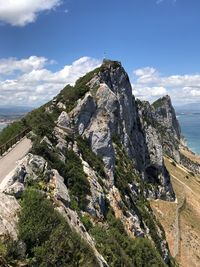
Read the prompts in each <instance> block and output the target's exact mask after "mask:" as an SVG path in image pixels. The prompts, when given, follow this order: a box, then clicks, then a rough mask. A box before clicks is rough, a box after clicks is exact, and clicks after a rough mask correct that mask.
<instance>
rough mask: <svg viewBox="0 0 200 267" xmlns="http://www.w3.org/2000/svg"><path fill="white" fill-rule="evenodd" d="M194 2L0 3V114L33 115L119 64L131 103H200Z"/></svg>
mask: <svg viewBox="0 0 200 267" xmlns="http://www.w3.org/2000/svg"><path fill="white" fill-rule="evenodd" d="M199 14H200V1H198V0H123V1H122V0H107V1H105V0H101V1H100V0H6V1H5V0H0V106H1V105H23V106H24V105H27V106H33V107H37V106H39V105H41V104H43V103H45V102H46V101H48V100H50V99H51V98H52V97H53V96H55V95H56V94H57V93H58V92H59V91H60V90H61V89H62V88H63V87H64V86H65V85H66V84H68V83H70V84H74V82H75V81H76V79H77V78H78V77H80V76H83V75H84V74H85V73H86V72H88V71H90V70H92V69H93V68H95V67H97V66H99V65H100V64H101V62H102V60H103V58H104V57H106V58H109V59H113V60H119V61H121V63H122V65H123V66H124V68H125V70H126V71H127V72H128V74H129V78H130V81H131V84H132V88H133V93H134V95H135V96H136V97H138V98H140V99H143V100H149V101H151V102H152V101H154V100H156V99H157V98H159V97H161V96H163V95H166V94H169V95H170V96H171V98H172V101H173V103H174V104H175V105H177V106H178V105H182V104H186V103H196V105H197V104H198V103H200V31H199V25H200V16H199Z"/></svg>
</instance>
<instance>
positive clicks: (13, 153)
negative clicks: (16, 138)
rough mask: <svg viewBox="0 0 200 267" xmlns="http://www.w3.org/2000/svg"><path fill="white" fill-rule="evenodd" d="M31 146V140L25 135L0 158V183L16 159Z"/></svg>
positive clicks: (14, 166) (14, 164)
mask: <svg viewBox="0 0 200 267" xmlns="http://www.w3.org/2000/svg"><path fill="white" fill-rule="evenodd" d="M31 147H32V143H31V141H30V140H29V139H27V138H26V137H25V138H23V139H22V140H21V141H20V142H19V143H18V144H17V145H16V146H15V147H14V148H12V150H10V151H9V152H8V153H7V154H6V155H5V156H3V157H2V158H1V159H0V184H1V183H2V181H3V180H4V178H5V177H6V176H7V175H8V174H9V173H10V172H11V171H13V170H14V169H15V168H16V166H17V161H18V160H20V159H21V158H23V157H24V156H25V155H26V154H27V153H28V152H29V150H30V149H31Z"/></svg>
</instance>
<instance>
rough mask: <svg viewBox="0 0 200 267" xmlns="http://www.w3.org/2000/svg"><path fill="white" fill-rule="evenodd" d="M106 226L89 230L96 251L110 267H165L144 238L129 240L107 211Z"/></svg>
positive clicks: (119, 222)
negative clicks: (94, 242) (93, 239)
mask: <svg viewBox="0 0 200 267" xmlns="http://www.w3.org/2000/svg"><path fill="white" fill-rule="evenodd" d="M106 222H107V226H106V225H96V226H95V227H93V228H92V229H90V234H91V235H92V236H93V237H94V238H95V241H96V246H97V249H98V250H99V251H100V253H101V254H102V255H103V256H104V258H105V259H106V260H107V262H108V264H109V266H111V267H132V266H134V267H142V266H144V267H152V266H154V267H165V266H166V265H165V263H164V262H163V260H162V258H161V256H160V255H159V254H158V253H157V251H156V250H155V248H154V247H153V246H152V244H151V243H150V241H149V240H147V239H146V238H136V239H135V240H133V239H131V238H130V237H129V236H128V235H127V234H126V232H125V230H124V227H123V224H122V222H121V221H120V220H118V219H116V218H115V216H114V214H113V212H112V210H111V209H109V211H108V214H107V217H106Z"/></svg>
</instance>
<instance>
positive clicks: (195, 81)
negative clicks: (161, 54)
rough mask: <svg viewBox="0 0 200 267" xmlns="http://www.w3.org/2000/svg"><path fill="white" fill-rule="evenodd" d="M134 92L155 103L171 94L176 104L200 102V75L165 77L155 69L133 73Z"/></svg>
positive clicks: (144, 69) (138, 70) (145, 69)
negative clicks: (159, 98) (160, 97)
mask: <svg viewBox="0 0 200 267" xmlns="http://www.w3.org/2000/svg"><path fill="white" fill-rule="evenodd" d="M133 74H134V82H133V85H132V86H133V92H134V93H135V96H136V97H138V98H141V99H146V100H149V101H154V100H155V99H156V97H158V96H163V95H166V94H169V95H170V96H171V97H172V99H173V101H174V102H175V103H182V102H183V103H186V102H188V103H190V102H191V103H192V102H196V101H200V73H199V74H185V75H170V76H163V75H161V74H160V73H159V72H158V71H157V70H156V69H155V68H152V67H145V68H142V69H137V70H134V71H133Z"/></svg>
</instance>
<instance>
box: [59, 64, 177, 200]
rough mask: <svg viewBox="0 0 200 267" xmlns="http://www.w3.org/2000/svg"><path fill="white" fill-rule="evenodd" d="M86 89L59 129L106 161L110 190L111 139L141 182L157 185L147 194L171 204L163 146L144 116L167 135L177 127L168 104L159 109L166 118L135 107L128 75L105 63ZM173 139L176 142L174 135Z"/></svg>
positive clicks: (112, 171)
mask: <svg viewBox="0 0 200 267" xmlns="http://www.w3.org/2000/svg"><path fill="white" fill-rule="evenodd" d="M87 85H88V86H89V91H88V92H87V93H86V95H85V96H84V98H83V99H81V100H80V101H78V103H77V105H76V107H75V108H74V109H73V110H72V111H71V112H70V113H69V114H67V113H65V116H64V114H63V113H62V114H61V116H60V117H59V119H58V125H59V126H61V127H65V128H67V127H69V128H73V129H76V131H77V132H78V134H80V135H82V136H83V137H86V138H87V139H88V140H89V141H90V144H91V147H92V150H93V151H94V152H95V153H96V154H97V155H99V156H100V157H101V158H102V159H103V161H104V164H105V169H106V173H107V175H108V177H109V179H108V181H107V184H108V186H110V187H112V186H113V185H114V184H115V181H114V175H115V151H114V148H113V138H115V137H117V138H118V139H119V141H120V142H121V143H122V144H123V146H124V147H125V149H126V151H127V154H128V156H129V158H130V159H131V160H132V162H133V165H134V166H135V168H136V169H137V170H138V171H139V172H140V173H141V176H142V177H143V179H145V181H147V182H149V183H150V184H152V185H157V187H154V189H153V191H152V190H147V195H149V196H151V197H159V198H163V199H174V194H173V190H172V187H171V184H170V178H169V175H168V173H167V171H166V169H165V166H164V163H163V148H162V146H163V144H162V141H161V140H160V136H159V132H158V129H157V128H156V127H154V126H155V125H153V124H148V123H147V121H146V120H145V118H144V117H143V115H144V113H146V114H147V115H146V116H147V117H149V116H150V117H152V120H154V121H155V120H157V121H158V123H160V124H161V125H165V127H168V129H169V132H170V129H172V128H174V125H175V121H174V114H175V113H174V110H173V107H172V106H170V105H167V104H168V102H169V104H170V103H171V102H170V100H169V101H166V104H165V107H164V108H163V109H162V110H164V109H165V108H166V109H167V111H166V112H167V114H168V113H169V114H171V115H170V116H168V117H167V119H165V117H164V116H165V114H164V111H163V113H162V111H160V110H158V111H157V110H154V109H153V107H151V106H150V105H149V104H148V103H146V104H145V105H144V106H142V105H138V103H136V101H135V98H134V97H133V95H132V88H131V84H130V81H129V78H128V75H127V74H126V72H125V70H124V69H123V67H122V66H121V64H120V63H119V62H113V61H104V63H103V65H102V66H101V68H100V71H98V72H97V73H95V74H94V77H93V78H92V79H91V81H90V82H89V83H88V84H87ZM170 108H172V109H170ZM163 114H164V115H163ZM162 116H163V119H162ZM64 117H65V120H63V118H64ZM63 122H64V123H63ZM171 124H172V125H171ZM171 134H172V133H171ZM174 134H176V136H177V137H176V138H178V136H179V135H178V134H179V132H178V130H177V132H176V131H174Z"/></svg>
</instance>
